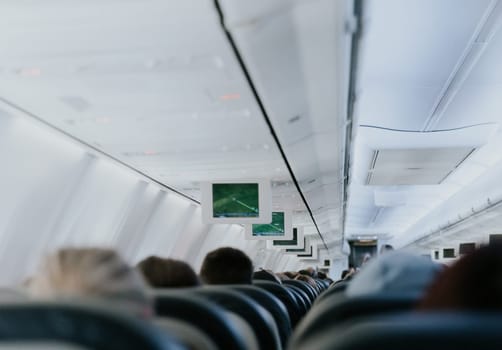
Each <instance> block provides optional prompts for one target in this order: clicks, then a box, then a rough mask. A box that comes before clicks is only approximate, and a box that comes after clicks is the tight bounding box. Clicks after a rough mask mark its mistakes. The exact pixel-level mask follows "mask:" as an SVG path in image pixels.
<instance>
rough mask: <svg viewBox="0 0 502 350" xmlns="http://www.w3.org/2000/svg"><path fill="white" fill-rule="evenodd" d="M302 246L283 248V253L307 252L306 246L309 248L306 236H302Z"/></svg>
mask: <svg viewBox="0 0 502 350" xmlns="http://www.w3.org/2000/svg"><path fill="white" fill-rule="evenodd" d="M302 245H303V248H287V249H285V250H284V254H290V255H296V254H301V253H308V251H307V248H309V247H310V246H309V244H308V243H307V238H306V237H305V236H304V237H303V242H302Z"/></svg>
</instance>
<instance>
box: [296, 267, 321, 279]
mask: <svg viewBox="0 0 502 350" xmlns="http://www.w3.org/2000/svg"><path fill="white" fill-rule="evenodd" d="M298 273H299V274H300V275H306V276H309V277H313V278H316V277H317V272H316V270H315V269H314V268H313V267H307V268H306V269H303V270H300V271H298Z"/></svg>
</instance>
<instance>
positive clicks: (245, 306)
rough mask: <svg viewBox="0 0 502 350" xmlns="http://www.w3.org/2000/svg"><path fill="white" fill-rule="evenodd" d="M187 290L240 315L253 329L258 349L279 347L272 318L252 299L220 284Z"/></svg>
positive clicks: (278, 339)
mask: <svg viewBox="0 0 502 350" xmlns="http://www.w3.org/2000/svg"><path fill="white" fill-rule="evenodd" d="M188 292H189V293H190V294H191V295H196V296H199V297H202V298H205V299H206V300H208V301H211V302H213V303H216V304H217V305H219V306H221V307H222V308H225V309H226V310H228V311H231V312H234V313H236V314H237V315H239V316H241V317H242V318H243V319H244V320H245V321H247V322H248V324H249V325H250V326H251V328H252V329H253V331H254V333H255V336H256V339H257V341H258V344H259V346H260V349H262V350H265V349H270V350H274V349H279V348H280V337H279V334H278V331H277V326H276V324H275V321H274V319H273V318H272V317H271V315H270V313H268V312H267V310H265V309H264V308H263V307H261V306H260V305H259V304H258V303H256V302H255V301H253V299H251V298H249V297H247V296H245V295H242V294H240V293H239V292H237V291H234V290H230V289H229V288H225V289H224V288H222V287H221V286H210V287H204V288H195V289H190V290H189V291H188Z"/></svg>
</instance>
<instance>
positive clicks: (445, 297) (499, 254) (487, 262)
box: [419, 244, 502, 311]
mask: <svg viewBox="0 0 502 350" xmlns="http://www.w3.org/2000/svg"><path fill="white" fill-rule="evenodd" d="M501 275H502V245H500V244H496V245H490V246H486V247H483V248H480V249H478V250H477V251H474V252H473V253H471V254H467V255H465V256H464V257H462V258H461V259H460V260H458V261H457V262H456V263H455V264H454V265H453V266H452V267H450V268H447V269H445V270H444V271H443V272H442V273H441V274H440V275H439V277H438V278H437V280H436V281H435V282H434V283H433V284H432V286H431V288H430V289H429V291H428V293H427V294H426V295H425V297H424V299H423V300H422V302H421V304H420V305H419V309H421V310H441V309H442V310H445V309H448V310H489V311H491V310H496V309H498V310H502V283H501V277H500V276H501Z"/></svg>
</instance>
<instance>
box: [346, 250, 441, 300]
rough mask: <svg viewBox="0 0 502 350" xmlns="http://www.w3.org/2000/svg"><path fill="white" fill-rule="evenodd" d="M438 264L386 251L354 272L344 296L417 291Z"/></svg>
mask: <svg viewBox="0 0 502 350" xmlns="http://www.w3.org/2000/svg"><path fill="white" fill-rule="evenodd" d="M440 269H441V267H440V266H439V265H437V264H435V263H434V262H432V261H431V260H427V259H424V258H422V257H421V256H417V255H413V254H409V253H405V252H399V251H394V252H389V253H387V254H384V255H382V256H379V257H378V258H375V259H372V260H371V261H370V262H369V263H368V264H367V265H366V266H365V267H364V268H363V269H361V271H360V272H358V273H357V274H356V275H355V276H354V278H353V279H352V281H351V282H350V284H349V286H348V287H347V290H346V292H345V293H346V295H347V296H351V297H352V296H360V295H366V294H371V293H379V292H397V293H400V292H404V293H417V294H421V293H423V292H424V291H425V289H426V288H427V287H428V286H429V284H430V283H431V282H432V281H433V280H434V278H435V277H436V275H437V273H438V272H439V271H440Z"/></svg>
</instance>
